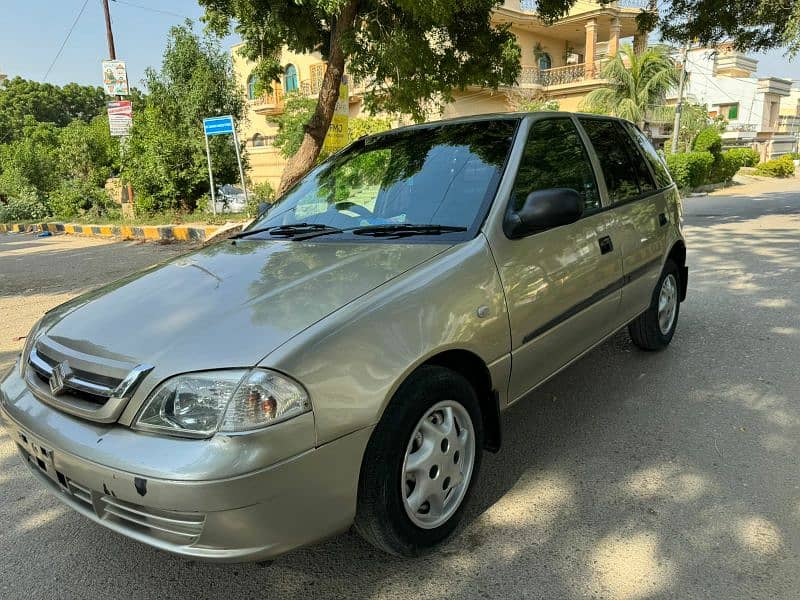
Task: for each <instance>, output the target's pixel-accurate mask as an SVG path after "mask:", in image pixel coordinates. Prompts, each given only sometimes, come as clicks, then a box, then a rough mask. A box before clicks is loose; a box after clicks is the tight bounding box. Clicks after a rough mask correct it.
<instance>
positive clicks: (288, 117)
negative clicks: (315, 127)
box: [267, 93, 317, 158]
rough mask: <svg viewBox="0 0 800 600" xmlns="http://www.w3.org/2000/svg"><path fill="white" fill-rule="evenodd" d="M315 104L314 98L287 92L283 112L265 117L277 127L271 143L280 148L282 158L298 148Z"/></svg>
mask: <svg viewBox="0 0 800 600" xmlns="http://www.w3.org/2000/svg"><path fill="white" fill-rule="evenodd" d="M316 105H317V101H316V100H314V99H312V98H306V97H305V96H303V95H301V94H299V93H293V94H287V95H286V98H285V100H284V108H283V113H282V114H280V115H277V116H274V117H269V118H268V119H267V120H268V121H269V122H270V123H272V124H274V125H277V127H278V133H277V134H276V135H275V141H274V142H273V145H274V146H275V147H276V148H278V149H279V150H280V153H281V156H283V157H284V158H289V157H290V156H294V155H295V154H296V153H297V151H298V150H299V149H300V144H302V143H303V135H304V133H305V126H306V124H307V123H308V121H309V120H310V119H311V115H313V114H314V107H315V106H316Z"/></svg>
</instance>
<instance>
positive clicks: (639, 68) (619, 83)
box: [584, 44, 679, 124]
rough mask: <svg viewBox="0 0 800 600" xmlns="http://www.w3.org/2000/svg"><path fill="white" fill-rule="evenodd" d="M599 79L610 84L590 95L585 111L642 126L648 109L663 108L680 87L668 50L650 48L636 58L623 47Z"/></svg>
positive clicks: (628, 49)
mask: <svg viewBox="0 0 800 600" xmlns="http://www.w3.org/2000/svg"><path fill="white" fill-rule="evenodd" d="M600 76H601V77H602V78H603V79H606V80H608V84H607V85H606V86H605V87H602V88H600V89H596V90H593V91H592V92H590V93H589V94H588V95H587V96H586V99H585V100H584V108H585V109H586V110H587V111H588V112H600V113H603V114H608V115H614V116H617V117H622V118H623V119H628V120H629V121H632V122H634V123H637V124H641V123H643V122H644V119H645V115H646V113H647V110H648V108H649V107H651V106H653V105H655V104H661V103H662V102H663V98H664V95H665V94H666V93H667V92H668V91H669V90H670V89H672V88H673V87H675V86H676V85H677V84H678V76H679V71H678V69H677V67H676V65H675V61H674V60H673V59H672V57H671V56H670V52H669V49H668V48H667V47H666V46H650V47H648V48H647V49H646V50H645V51H644V52H641V53H638V54H637V53H636V52H635V51H634V49H633V46H632V45H631V44H624V45H623V46H622V47H620V49H619V52H617V54H616V55H615V56H614V58H612V59H611V60H610V61H608V62H607V63H606V64H605V66H604V67H603V70H602V71H601V73H600Z"/></svg>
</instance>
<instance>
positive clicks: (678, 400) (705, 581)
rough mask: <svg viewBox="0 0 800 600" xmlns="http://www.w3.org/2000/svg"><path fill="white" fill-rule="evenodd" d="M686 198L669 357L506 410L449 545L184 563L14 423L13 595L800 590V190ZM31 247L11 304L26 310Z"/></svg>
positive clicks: (762, 594)
mask: <svg viewBox="0 0 800 600" xmlns="http://www.w3.org/2000/svg"><path fill="white" fill-rule="evenodd" d="M763 190H766V191H765V192H764V193H762V191H763ZM685 207H686V215H687V235H688V238H689V244H690V252H689V261H690V264H691V279H690V291H689V298H688V300H687V302H686V303H685V304H684V305H682V307H681V314H680V322H679V325H678V331H677V334H676V336H675V338H674V340H673V343H672V345H671V346H670V348H669V349H668V350H666V351H665V352H661V353H643V352H640V351H638V350H636V349H635V348H634V347H633V346H632V345H631V343H630V342H629V340H628V338H627V334H626V333H624V332H623V333H620V334H619V335H617V336H615V337H614V338H612V339H611V340H610V341H609V342H607V343H605V344H603V345H602V346H600V347H599V348H597V349H596V350H594V351H593V352H591V353H590V354H589V355H587V356H586V357H585V358H584V359H582V360H581V361H579V362H578V363H577V364H575V365H573V366H572V367H570V368H569V369H567V370H566V371H564V372H563V373H561V374H560V375H559V376H557V377H556V378H554V379H553V380H551V381H550V382H549V383H547V384H546V385H545V386H543V387H542V388H541V389H539V390H538V391H536V392H535V393H533V394H531V396H530V397H529V398H527V399H525V400H523V401H521V402H519V403H518V404H517V405H516V406H514V407H512V408H511V409H510V410H509V412H507V413H506V416H505V426H506V429H505V433H504V447H503V449H502V451H501V452H500V453H499V454H497V455H487V457H486V460H485V462H484V466H483V469H482V472H481V475H480V480H479V481H478V484H477V487H476V490H475V494H474V496H473V498H472V502H471V504H470V506H469V513H468V517H467V519H466V524H465V526H464V528H463V531H462V532H461V533H460V535H458V536H457V537H456V538H455V539H454V540H453V541H452V542H451V543H450V544H448V545H447V546H446V547H445V548H443V549H442V550H441V551H439V552H437V553H434V554H432V555H430V556H427V557H424V558H420V559H415V560H398V559H394V558H390V557H387V556H385V555H383V554H381V553H379V552H377V551H375V550H373V549H372V548H371V547H370V546H368V545H367V544H365V543H364V542H362V541H361V540H360V539H359V538H358V537H357V536H355V535H354V534H347V535H344V536H341V537H339V538H336V539H333V540H330V541H328V542H325V543H322V544H319V545H317V546H315V547H312V548H308V549H305V550H300V551H297V552H294V553H291V554H289V555H287V556H285V557H282V558H280V559H278V560H277V561H275V562H274V563H273V564H272V565H271V566H268V567H264V566H259V565H209V564H203V563H198V562H194V561H187V560H183V559H180V558H176V557H173V556H170V555H168V554H166V553H163V552H159V551H156V550H152V549H150V548H148V547H146V546H143V545H140V544H138V543H135V542H132V541H129V540H127V539H125V538H123V537H121V536H119V535H117V534H114V533H112V532H110V531H107V530H105V529H103V528H101V527H100V526H97V525H94V524H93V523H91V522H89V521H88V520H86V519H84V518H82V517H80V516H79V515H76V514H74V513H72V512H70V511H69V510H67V509H65V508H62V507H61V505H60V504H58V503H57V502H56V501H55V500H54V499H53V498H51V497H50V496H49V495H48V494H46V493H45V492H43V491H42V490H41V489H40V487H39V485H38V484H37V483H36V481H35V480H34V479H33V477H32V476H31V475H30V474H28V472H27V471H26V470H25V468H24V467H23V466H22V465H21V464H20V461H19V459H18V458H17V456H16V455H15V452H14V448H13V444H12V442H11V441H10V440H9V439H8V438H7V437H5V436H4V434H2V433H0V597H3V598H73V597H78V596H80V597H85V598H107V597H109V596H114V597H118V598H190V597H193V598H227V599H230V598H281V599H284V598H287V599H295V598H296V599H303V600H306V599H308V598H441V599H445V598H548V599H556V598H577V599H583V598H613V599H622V600H627V599H644V598H714V599H719V598H726V599H727V598H769V599H775V598H797V597H800V557H799V556H798V554H799V553H800V460H798V449H800V448H798V445H799V444H798V439H800V438H798V434H800V381H799V379H798V372H800V368H798V362H800V361H799V360H798V359H800V318H799V317H798V302H800V272H799V271H798V266H797V264H798V256H799V255H800V182H798V181H796V180H793V181H789V182H785V181H783V182H776V183H770V184H769V185H767V186H766V187H765V186H763V185H762V186H760V187H755V188H754V187H752V186H743V187H740V188H733V189H730V190H726V191H725V192H724V193H715V194H714V195H712V196H709V197H705V198H691V199H688V200H687V201H686V204H685ZM0 243H2V242H1V241H0ZM2 248H4V246H0V272H1V273H3V275H5V274H6V270H5V268H6V267H5V263H4V262H3V250H2ZM19 256H20V257H21V258H20V260H21V261H22V263H21V264H22V268H21V269H19V270H18V271H16V273H17V274H16V275H14V274H12V276H11V277H10V278H6V279H5V282H4V284H3V285H4V286H5V287H4V289H5V291H3V292H2V294H0V301H2V302H6V301H7V299H8V298H12V299H15V298H17V299H16V300H14V301H15V302H17V305H19V306H21V305H22V304H24V302H25V301H24V298H23V296H24V295H25V294H26V292H25V291H24V290H26V289H29V288H30V286H29V284H28V283H25V282H26V281H30V278H29V276H28V274H29V269H28V268H27V267H26V266H25V265H27V264H28V262H27V261H29V260H30V261H35V257H34V256H33V255H31V256H30V257H28V256H27V254H25V252H24V250H23V251H22V254H20V255H19ZM30 264H31V265H36V267H35V268H36V269H44V268H46V267H45V265H44V263H43V262H41V261H40V262H39V263H36V262H31V263H30ZM105 265H106V261H105V260H102V261H101V260H97V261H96V262H93V263H87V264H86V265H85V267H81V268H82V269H84V271H83V272H84V273H85V274H86V273H88V272H89V271H91V272H92V273H95V275H94V276H95V277H101V276H100V275H98V273H101V272H102V271H100V270H99V269H102V268H104V267H105ZM33 268H34V267H31V270H33ZM71 279H72V278H70V280H71ZM43 281H52V282H53V283H54V284H55V282H58V281H61V280H60V279H59V278H58V271H54V272H51V275H50V276H49V277H45V278H44V279H43ZM68 281H69V280H68ZM14 290H18V291H17V292H15V291H14ZM16 318H17V317H16V314H9V313H7V314H6V316H4V317H3V322H4V324H5V323H6V322H7V319H11V320H14V319H16Z"/></svg>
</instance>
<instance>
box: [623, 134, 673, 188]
mask: <svg viewBox="0 0 800 600" xmlns="http://www.w3.org/2000/svg"><path fill="white" fill-rule="evenodd" d="M625 128H626V129H627V130H628V133H630V134H631V136H632V137H633V140H634V141H635V142H636V145H637V146H638V147H639V150H640V151H641V153H642V154H643V155H644V157H645V159H646V160H647V162H648V163H650V167H651V168H652V169H653V173H654V174H655V176H656V184H657V185H658V188H659V189H663V188H665V187H669V186H670V185H672V178H671V177H670V176H669V171H668V170H667V165H665V164H664V161H663V160H662V159H661V157H660V156H659V155H658V152H656V149H655V148H653V144H651V143H650V140H648V139H647V138H646V137H645V135H644V134H643V133H642V132H641V131H640V130H639V128H638V127H636V125H634V124H633V123H625Z"/></svg>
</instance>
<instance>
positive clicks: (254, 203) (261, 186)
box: [245, 181, 275, 217]
mask: <svg viewBox="0 0 800 600" xmlns="http://www.w3.org/2000/svg"><path fill="white" fill-rule="evenodd" d="M264 202H266V203H267V204H272V203H273V202H275V189H274V188H273V187H272V185H270V183H269V181H262V182H261V183H257V184H255V185H254V186H253V189H252V190H250V193H249V194H248V196H247V207H246V209H245V212H246V213H247V216H248V217H256V216H258V206H259V205H260V204H262V203H264Z"/></svg>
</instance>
